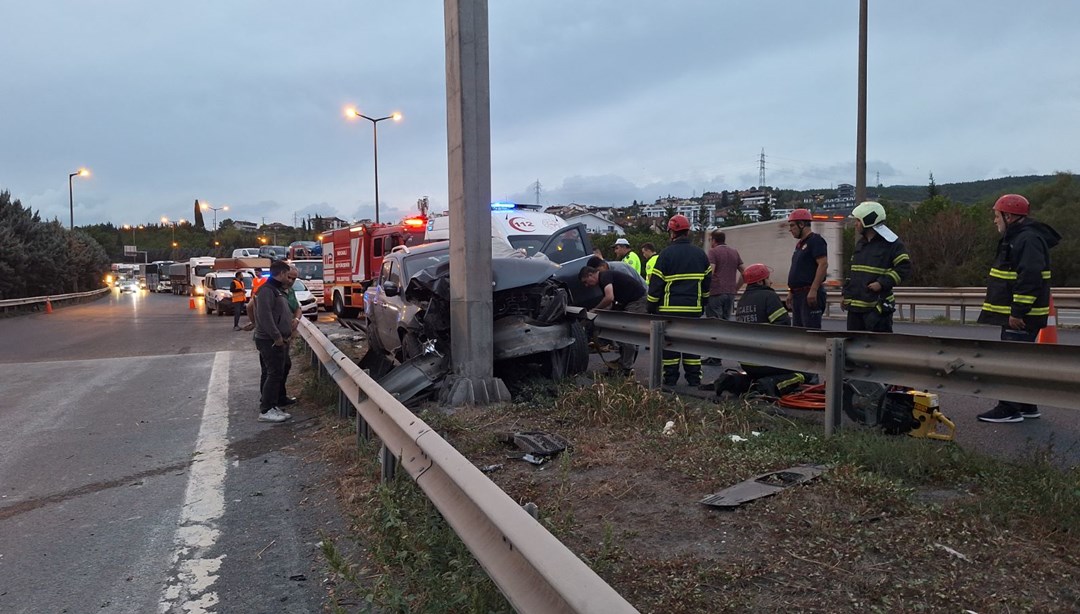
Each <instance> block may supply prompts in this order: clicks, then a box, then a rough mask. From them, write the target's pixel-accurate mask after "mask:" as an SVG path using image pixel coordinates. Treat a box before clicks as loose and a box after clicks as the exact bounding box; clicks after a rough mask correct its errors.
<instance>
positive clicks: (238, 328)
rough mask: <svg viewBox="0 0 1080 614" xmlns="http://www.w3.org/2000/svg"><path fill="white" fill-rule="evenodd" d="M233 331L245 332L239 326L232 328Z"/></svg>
mask: <svg viewBox="0 0 1080 614" xmlns="http://www.w3.org/2000/svg"><path fill="white" fill-rule="evenodd" d="M232 329H233V330H244V329H242V328H240V327H239V326H234V327H232Z"/></svg>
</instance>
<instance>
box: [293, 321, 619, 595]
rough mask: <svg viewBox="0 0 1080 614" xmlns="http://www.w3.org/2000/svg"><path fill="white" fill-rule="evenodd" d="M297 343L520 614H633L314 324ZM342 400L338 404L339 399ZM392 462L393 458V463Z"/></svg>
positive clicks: (360, 428)
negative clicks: (308, 352) (304, 344)
mask: <svg viewBox="0 0 1080 614" xmlns="http://www.w3.org/2000/svg"><path fill="white" fill-rule="evenodd" d="M299 330H300V335H301V337H303V339H304V341H306V342H307V344H308V347H309V348H310V349H311V352H312V361H313V365H314V363H315V362H316V361H317V362H318V364H319V365H320V366H319V369H320V372H321V373H325V374H326V375H328V376H329V377H331V378H332V379H333V380H334V381H335V382H336V383H337V385H338V387H339V388H340V390H341V392H340V395H341V396H339V399H341V400H345V401H347V402H348V403H351V404H352V405H353V406H354V407H355V408H356V417H357V433H358V435H359V434H364V433H367V432H371V431H374V433H375V435H377V436H378V438H379V439H380V440H381V442H382V444H383V450H384V451H387V452H389V454H387V453H385V452H384V454H383V455H382V458H383V467H384V474H385V471H386V468H387V463H388V462H392V461H394V460H395V459H394V458H393V457H396V460H397V462H400V465H401V467H403V468H404V469H405V471H407V472H408V473H409V475H410V476H412V478H413V479H414V480H416V483H417V484H418V485H419V486H420V488H421V489H423V491H424V492H425V493H426V494H427V496H428V498H430V499H431V502H432V503H433V504H434V505H435V507H436V508H438V510H439V512H440V513H441V514H442V515H443V517H444V518H446V521H447V522H448V523H449V524H450V526H451V527H453V529H454V531H455V532H457V534H458V536H459V537H460V538H461V540H462V541H463V542H464V543H465V545H466V547H468V548H469V551H470V552H472V554H473V556H475V557H476V559H477V561H479V562H480V565H482V566H483V568H484V569H485V570H486V571H487V574H488V575H489V576H490V577H491V579H492V580H493V581H494V582H495V584H496V585H497V586H498V587H499V590H501V591H502V593H503V595H505V596H506V598H507V600H508V601H509V602H510V604H511V605H512V606H513V607H514V609H515V610H517V611H518V612H536V613H542V614H548V613H552V612H614V613H619V612H636V611H637V610H636V609H634V607H633V606H632V605H630V603H628V602H627V601H626V600H625V599H623V597H622V596H621V595H619V594H618V593H617V592H615V590H614V589H613V588H611V587H610V586H608V585H607V584H606V583H605V582H604V581H603V580H602V579H600V577H599V576H597V575H596V573H595V572H593V570H592V569H590V568H589V567H588V566H587V565H585V563H583V562H582V561H581V559H579V558H578V557H577V556H576V555H575V554H574V553H573V552H571V551H570V550H568V549H567V548H566V546H564V545H563V544H562V543H561V542H559V540H557V539H556V538H555V537H554V536H553V535H552V534H551V533H549V532H548V531H547V530H546V529H544V527H543V526H541V525H540V523H539V522H537V521H536V520H535V519H534V518H533V517H532V516H530V515H529V514H528V512H526V511H525V510H524V509H522V507H521V506H519V505H518V504H517V503H516V502H514V500H513V499H511V498H510V497H509V496H508V495H507V494H506V493H505V492H503V491H502V490H501V489H500V488H499V487H498V486H496V485H495V484H494V483H493V482H492V481H491V480H489V479H488V478H487V477H486V476H485V475H484V474H483V473H481V472H480V470H479V469H477V468H476V467H475V466H473V464H472V463H470V462H469V460H468V459H466V458H465V457H464V456H462V455H461V454H460V453H459V452H458V451H457V450H455V449H454V447H453V446H451V445H450V444H449V443H447V442H446V440H444V439H443V438H442V437H440V436H439V435H438V434H437V433H436V432H434V431H433V430H432V429H431V427H430V426H428V425H427V424H426V423H424V421H423V420H421V419H420V418H418V417H416V416H415V415H413V414H412V413H411V412H410V411H409V410H408V409H406V408H405V406H404V405H402V404H401V403H399V402H398V400H397V399H396V398H394V397H393V396H392V395H391V394H390V393H388V392H387V391H386V390H384V389H383V388H382V387H380V386H379V385H378V384H377V383H375V381H374V380H373V379H371V378H370V377H369V376H368V375H367V374H366V373H365V372H364V371H363V370H361V369H360V368H359V367H358V366H356V364H355V363H353V362H352V360H350V359H349V357H348V356H346V355H345V354H344V353H342V352H341V351H340V350H338V349H337V348H336V347H335V346H334V345H333V343H331V342H330V340H329V339H327V338H326V336H325V335H323V334H322V333H321V332H320V331H319V330H318V329H317V328H316V327H315V326H314V325H313V324H311V323H310V322H307V321H306V320H304V321H302V322H301V323H300V328H299ZM342 397H344V398H342ZM391 454H392V456H393V457H391Z"/></svg>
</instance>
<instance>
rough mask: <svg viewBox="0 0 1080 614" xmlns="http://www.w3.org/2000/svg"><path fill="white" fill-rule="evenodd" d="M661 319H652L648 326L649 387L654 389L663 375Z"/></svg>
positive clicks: (662, 322)
mask: <svg viewBox="0 0 1080 614" xmlns="http://www.w3.org/2000/svg"><path fill="white" fill-rule="evenodd" d="M665 324H666V322H664V321H663V320H653V321H652V322H651V324H650V326H649V389H651V390H656V389H657V388H659V387H660V382H661V381H662V379H663V375H664V326H665Z"/></svg>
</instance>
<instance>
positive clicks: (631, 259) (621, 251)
mask: <svg viewBox="0 0 1080 614" xmlns="http://www.w3.org/2000/svg"><path fill="white" fill-rule="evenodd" d="M614 250H615V257H617V258H618V259H619V260H622V261H623V262H625V263H626V264H628V265H630V266H631V267H633V268H634V270H636V271H637V274H638V275H641V258H638V255H637V254H635V253H634V250H633V248H631V247H630V242H629V241H627V240H626V239H616V240H615V246H614Z"/></svg>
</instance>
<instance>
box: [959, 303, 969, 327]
mask: <svg viewBox="0 0 1080 614" xmlns="http://www.w3.org/2000/svg"><path fill="white" fill-rule="evenodd" d="M960 323H961V324H967V305H960Z"/></svg>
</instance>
